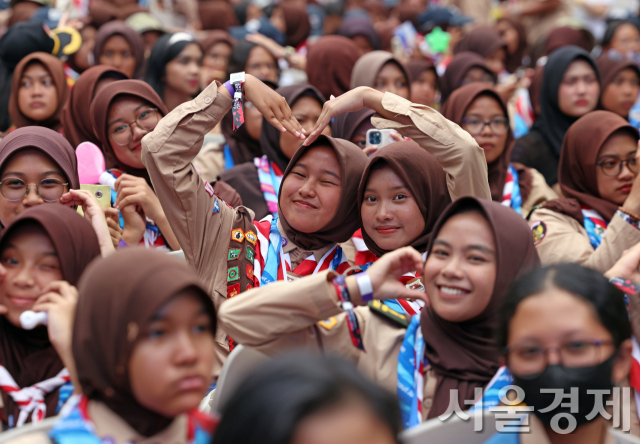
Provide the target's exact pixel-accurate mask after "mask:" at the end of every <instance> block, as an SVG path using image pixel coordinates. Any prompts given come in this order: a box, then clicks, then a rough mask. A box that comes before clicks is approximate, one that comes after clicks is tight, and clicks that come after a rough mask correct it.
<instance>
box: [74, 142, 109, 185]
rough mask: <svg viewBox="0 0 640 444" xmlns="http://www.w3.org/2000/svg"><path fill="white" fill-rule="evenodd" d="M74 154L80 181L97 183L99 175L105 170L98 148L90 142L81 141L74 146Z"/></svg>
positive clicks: (82, 182)
mask: <svg viewBox="0 0 640 444" xmlns="http://www.w3.org/2000/svg"><path fill="white" fill-rule="evenodd" d="M76 156H77V157H78V176H80V183H81V184H85V185H91V184H95V183H99V179H100V175H101V174H102V173H104V172H105V170H106V167H105V163H104V156H103V155H102V151H100V148H98V147H97V146H96V145H95V144H93V143H91V142H82V143H81V144H80V145H78V148H76Z"/></svg>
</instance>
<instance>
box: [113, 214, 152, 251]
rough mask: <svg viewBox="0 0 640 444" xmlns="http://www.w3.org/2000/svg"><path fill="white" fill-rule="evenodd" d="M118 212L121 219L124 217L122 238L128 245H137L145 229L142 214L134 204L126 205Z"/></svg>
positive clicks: (145, 225)
mask: <svg viewBox="0 0 640 444" xmlns="http://www.w3.org/2000/svg"><path fill="white" fill-rule="evenodd" d="M120 212H121V213H122V219H124V230H122V240H123V241H125V243H126V244H127V245H129V246H134V245H138V244H139V243H140V241H141V240H142V238H143V237H144V231H145V230H146V229H147V222H146V220H145V218H144V214H140V212H139V211H138V210H137V209H136V206H135V205H127V206H126V207H124V208H122V209H121V210H120Z"/></svg>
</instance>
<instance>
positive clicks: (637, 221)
mask: <svg viewBox="0 0 640 444" xmlns="http://www.w3.org/2000/svg"><path fill="white" fill-rule="evenodd" d="M616 214H617V215H618V216H620V217H621V218H622V220H624V221H625V222H627V223H628V224H631V225H633V226H634V227H636V228H637V229H638V230H640V218H638V217H636V216H633V215H631V214H629V213H627V212H626V211H624V210H622V209H619V210H618V211H616Z"/></svg>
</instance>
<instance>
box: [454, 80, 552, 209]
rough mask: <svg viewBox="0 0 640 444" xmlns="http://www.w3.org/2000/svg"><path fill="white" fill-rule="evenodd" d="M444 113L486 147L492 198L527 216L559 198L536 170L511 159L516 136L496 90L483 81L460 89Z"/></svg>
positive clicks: (481, 146)
mask: <svg viewBox="0 0 640 444" xmlns="http://www.w3.org/2000/svg"><path fill="white" fill-rule="evenodd" d="M442 114H443V115H444V116H445V117H446V118H447V119H450V120H451V121H453V122H455V123H457V124H458V125H460V127H462V129H464V130H465V131H467V132H468V133H469V134H471V136H473V138H474V139H475V140H476V142H478V146H480V148H482V149H484V153H485V158H486V159H487V166H488V168H489V187H490V188H491V199H492V200H494V201H495V202H500V203H502V204H503V205H506V206H508V207H510V208H513V209H514V210H515V211H516V212H518V213H519V214H521V215H522V216H524V217H526V216H527V215H528V214H529V211H531V209H532V208H533V207H534V206H536V205H538V204H540V203H542V202H545V201H547V200H551V199H555V198H556V197H557V195H556V193H555V192H554V191H553V190H552V189H551V188H550V187H549V186H548V185H547V183H546V182H545V180H544V177H542V175H541V174H540V173H538V172H537V171H536V170H535V169H533V168H527V167H525V166H524V165H522V164H519V163H511V162H510V161H509V159H510V158H511V149H512V148H513V141H514V139H513V134H512V133H511V128H510V125H509V117H508V115H509V114H508V112H507V107H506V105H505V104H504V102H503V101H502V99H501V98H500V96H499V95H498V93H497V92H496V91H495V89H493V88H487V87H486V86H484V85H483V84H481V83H471V84H469V85H465V86H463V87H461V88H458V89H457V90H455V91H454V92H453V94H451V96H450V97H449V99H448V100H447V102H446V103H445V104H444V106H443V107H442Z"/></svg>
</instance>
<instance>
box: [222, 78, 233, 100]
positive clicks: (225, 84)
mask: <svg viewBox="0 0 640 444" xmlns="http://www.w3.org/2000/svg"><path fill="white" fill-rule="evenodd" d="M224 87H225V88H227V91H229V95H230V96H231V98H233V85H232V84H231V81H230V80H227V81H226V82H225V83H224Z"/></svg>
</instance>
